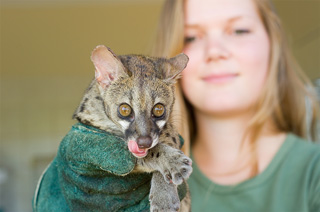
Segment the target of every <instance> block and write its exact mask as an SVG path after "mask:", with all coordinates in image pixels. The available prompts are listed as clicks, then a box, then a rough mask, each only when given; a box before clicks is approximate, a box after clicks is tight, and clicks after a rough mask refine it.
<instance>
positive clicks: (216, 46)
mask: <svg viewBox="0 0 320 212" xmlns="http://www.w3.org/2000/svg"><path fill="white" fill-rule="evenodd" d="M229 57H230V53H229V50H228V48H227V41H226V40H224V39H223V37H222V36H221V35H210V36H208V37H207V47H206V60H207V62H212V61H220V60H226V59H228V58H229Z"/></svg>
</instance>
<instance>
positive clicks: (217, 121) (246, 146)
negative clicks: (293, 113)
mask: <svg viewBox="0 0 320 212" xmlns="http://www.w3.org/2000/svg"><path fill="white" fill-rule="evenodd" d="M195 117H196V122H197V137H196V138H195V141H194V145H193V147H192V153H193V157H194V158H195V160H196V162H197V164H198V166H199V168H200V170H201V171H202V172H204V174H205V175H207V176H208V177H209V178H210V179H212V180H214V181H216V182H218V183H221V184H234V183H238V182H240V181H243V180H245V179H248V178H250V176H251V171H252V169H251V168H252V166H249V165H250V162H251V161H252V156H253V154H252V145H250V143H249V140H248V139H247V137H246V138H244V136H245V135H246V133H247V129H248V123H249V122H250V118H251V117H252V116H251V114H242V115H238V116H229V117H216V116H209V115H207V114H203V113H200V112H196V113H195ZM268 125H270V124H268ZM266 129H267V124H266V126H265V127H264V128H263V129H262V136H260V137H259V139H258V140H257V141H256V142H257V150H256V151H257V152H256V153H257V154H258V158H257V160H258V161H257V162H258V163H259V164H260V167H259V170H260V171H262V170H263V169H264V168H265V167H266V166H267V165H268V164H269V162H270V161H271V159H272V158H273V156H274V154H275V153H276V152H277V150H278V148H279V147H280V145H281V143H279V142H278V141H279V140H281V139H282V140H284V139H283V137H281V138H280V137H277V136H276V135H278V134H279V133H271V132H267V130H266ZM272 141H274V142H272ZM268 142H270V145H269V144H268ZM261 147H263V148H268V149H269V150H268V153H264V154H263V155H262V156H261V158H260V156H259V154H260V150H259V148H260V149H261Z"/></svg>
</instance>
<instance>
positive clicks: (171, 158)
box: [160, 149, 192, 185]
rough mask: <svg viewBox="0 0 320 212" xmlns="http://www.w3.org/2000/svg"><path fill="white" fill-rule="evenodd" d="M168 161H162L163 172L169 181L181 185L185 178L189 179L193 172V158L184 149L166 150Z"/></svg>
mask: <svg viewBox="0 0 320 212" xmlns="http://www.w3.org/2000/svg"><path fill="white" fill-rule="evenodd" d="M164 157H165V158H166V161H165V162H163V163H162V167H161V168H162V170H160V171H161V173H162V175H163V176H164V179H165V181H166V182H167V183H174V184H175V185H180V184H181V183H182V182H183V180H185V179H188V178H189V176H190V174H191V172H192V160H191V159H190V158H189V157H187V156H186V155H184V154H183V152H182V151H180V150H177V149H173V151H170V152H166V153H165V156H164Z"/></svg>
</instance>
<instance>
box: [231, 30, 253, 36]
mask: <svg viewBox="0 0 320 212" xmlns="http://www.w3.org/2000/svg"><path fill="white" fill-rule="evenodd" d="M233 33H234V34H235V35H244V34H249V33H250V30H248V29H236V30H234V31H233Z"/></svg>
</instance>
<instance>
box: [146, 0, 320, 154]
mask: <svg viewBox="0 0 320 212" xmlns="http://www.w3.org/2000/svg"><path fill="white" fill-rule="evenodd" d="M184 2H185V1H184V0H167V1H166V2H165V3H164V7H163V11H162V14H161V16H160V22H159V25H158V32H157V37H156V40H155V46H154V49H153V53H152V54H153V55H154V56H161V57H172V56H174V55H176V54H178V53H180V52H182V50H183V46H184V24H183V23H184V15H185V14H184ZM254 2H255V3H256V6H257V11H258V14H259V15H260V18H261V20H262V22H263V24H264V26H265V29H266V31H267V33H268V36H269V39H270V43H271V48H270V49H271V50H270V61H269V73H268V77H267V80H266V84H265V86H264V88H263V91H262V95H261V98H260V99H259V101H258V104H257V107H256V113H255V116H254V117H253V118H252V120H251V123H250V128H249V129H248V131H247V132H248V133H247V134H246V135H250V140H251V143H252V146H253V153H254V151H255V141H256V140H257V138H258V137H259V135H260V133H261V130H262V127H263V126H264V124H265V123H266V121H267V120H269V119H270V117H272V119H273V122H274V123H275V126H276V128H277V130H279V131H281V132H287V133H294V134H296V135H298V136H300V137H303V138H307V133H308V130H307V123H306V111H307V108H306V104H305V99H308V101H310V102H311V107H310V108H309V109H310V110H311V114H312V115H311V117H310V120H311V123H310V126H309V127H310V134H311V138H312V139H313V140H316V139H317V138H316V136H317V135H316V134H317V132H316V127H317V126H316V124H317V123H316V122H317V117H318V113H319V111H318V109H319V108H318V106H317V104H318V103H317V100H316V98H315V93H314V92H313V91H312V88H313V86H312V84H311V83H310V81H309V80H308V79H307V77H306V76H305V74H304V73H303V72H302V71H301V69H300V67H299V66H298V64H297V63H296V61H295V59H294V58H293V56H292V54H291V51H290V50H289V47H288V45H287V42H286V39H285V35H284V32H283V30H282V27H281V22H280V19H279V17H278V15H277V14H276V12H275V10H274V8H273V5H272V3H271V1H270V0H255V1H254ZM177 90H178V94H177V95H178V99H177V108H178V109H177V112H179V113H180V115H181V116H183V117H184V116H185V114H187V115H190V111H188V113H186V112H185V111H186V106H185V103H186V102H185V101H184V100H183V96H182V95H181V90H180V87H178V89H177ZM181 111H182V112H181ZM189 117H190V116H189ZM185 119H186V118H181V119H180V122H181V123H179V124H178V127H179V129H180V133H181V134H182V136H183V137H184V138H185V140H186V144H187V145H188V142H189V140H190V138H191V137H192V134H193V133H194V131H193V130H194V127H192V126H191V129H190V130H188V129H187V128H188V125H187V122H182V121H183V120H185ZM189 122H190V121H189ZM190 132H192V134H190ZM188 146H189V145H188Z"/></svg>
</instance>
